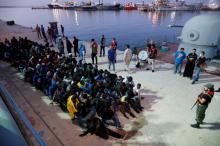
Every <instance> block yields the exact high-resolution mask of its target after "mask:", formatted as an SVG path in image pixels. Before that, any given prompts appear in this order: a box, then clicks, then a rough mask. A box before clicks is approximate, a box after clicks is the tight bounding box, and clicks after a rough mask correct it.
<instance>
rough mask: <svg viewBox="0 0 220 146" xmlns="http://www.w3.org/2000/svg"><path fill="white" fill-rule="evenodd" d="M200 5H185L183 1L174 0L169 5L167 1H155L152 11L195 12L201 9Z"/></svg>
mask: <svg viewBox="0 0 220 146" xmlns="http://www.w3.org/2000/svg"><path fill="white" fill-rule="evenodd" d="M202 6H203V4H202V3H195V4H186V2H185V0H176V2H175V3H170V2H169V0H155V1H154V2H153V4H152V7H153V9H154V10H157V11H195V10H200V9H201V8H202Z"/></svg>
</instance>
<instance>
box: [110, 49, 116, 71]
mask: <svg viewBox="0 0 220 146" xmlns="http://www.w3.org/2000/svg"><path fill="white" fill-rule="evenodd" d="M115 59H116V54H115V50H114V49H113V48H112V47H111V48H110V49H109V50H108V61H109V67H108V69H109V70H110V68H111V65H112V66H113V71H115Z"/></svg>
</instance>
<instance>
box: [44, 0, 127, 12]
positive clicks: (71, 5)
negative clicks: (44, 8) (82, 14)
mask: <svg viewBox="0 0 220 146" xmlns="http://www.w3.org/2000/svg"><path fill="white" fill-rule="evenodd" d="M48 8H50V9H74V10H84V11H93V10H121V9H122V8H123V6H122V5H121V4H120V3H116V2H115V1H114V3H113V4H104V3H103V0H102V2H100V1H99V4H95V3H94V2H92V1H91V0H90V1H88V2H82V3H80V4H78V3H75V2H73V1H68V2H64V3H59V2H58V0H53V2H52V3H50V4H48Z"/></svg>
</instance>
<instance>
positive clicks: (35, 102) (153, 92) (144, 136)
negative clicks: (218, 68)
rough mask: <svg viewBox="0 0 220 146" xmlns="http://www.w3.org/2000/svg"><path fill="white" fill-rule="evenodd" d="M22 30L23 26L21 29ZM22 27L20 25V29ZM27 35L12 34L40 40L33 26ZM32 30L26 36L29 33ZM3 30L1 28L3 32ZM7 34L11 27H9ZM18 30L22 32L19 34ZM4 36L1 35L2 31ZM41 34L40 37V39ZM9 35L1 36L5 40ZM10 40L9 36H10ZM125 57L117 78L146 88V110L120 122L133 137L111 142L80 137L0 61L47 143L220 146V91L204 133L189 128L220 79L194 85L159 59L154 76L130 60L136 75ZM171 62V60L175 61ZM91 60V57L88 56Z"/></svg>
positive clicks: (1, 78) (5, 79) (103, 60)
mask: <svg viewBox="0 0 220 146" xmlns="http://www.w3.org/2000/svg"><path fill="white" fill-rule="evenodd" d="M16 27H18V26H16ZM20 27H22V26H19V27H18V28H20ZM22 28H23V31H21V32H19V30H18V29H16V28H14V27H12V28H11V29H9V28H8V30H13V32H14V33H12V35H17V36H19V33H21V35H22V36H28V37H29V38H31V39H32V38H33V39H35V40H37V38H36V37H37V35H36V34H35V32H33V31H31V30H30V31H29V29H28V28H25V27H22ZM26 29H27V30H28V31H27V33H25V30H26ZM0 30H1V31H2V30H3V29H2V27H1V29H0ZM4 31H5V35H4V36H7V32H6V29H4ZM16 32H19V33H18V34H17V33H16ZM0 34H2V33H0ZM35 35H36V36H35ZM4 36H1V37H0V38H1V39H3V37H4ZM8 36H9V33H8ZM122 58H123V54H122V53H119V54H118V55H117V63H116V72H117V74H118V75H122V76H124V77H125V76H128V75H131V76H132V77H133V79H134V81H135V83H138V82H139V83H141V84H142V87H143V89H142V93H141V94H142V96H143V97H144V99H143V100H142V104H143V106H144V107H145V108H144V112H143V113H142V114H136V116H137V118H130V119H129V120H127V119H125V118H124V117H123V116H122V115H120V117H119V118H120V121H121V123H122V126H123V128H124V129H125V130H127V131H131V133H130V136H129V139H127V140H118V139H114V138H110V139H109V140H103V139H101V138H99V137H97V136H95V135H87V136H85V137H79V136H78V135H79V134H81V130H80V128H79V127H78V126H75V125H73V124H72V123H71V121H70V120H69V116H68V114H67V113H63V112H62V110H61V109H60V108H59V107H58V106H56V105H55V106H52V105H49V103H50V100H49V99H48V97H46V96H45V95H44V94H43V93H41V92H39V91H37V90H36V89H35V88H33V87H32V86H31V85H30V84H29V83H25V82H24V81H23V80H22V79H20V78H21V77H22V76H21V75H20V74H19V73H18V72H17V71H16V70H15V69H14V68H12V67H11V66H10V65H9V64H7V63H5V62H2V61H0V70H1V71H0V83H2V84H4V85H5V86H6V88H7V89H8V90H9V92H10V93H11V94H12V95H13V97H14V98H15V100H16V102H17V103H18V104H19V106H20V107H21V109H22V110H23V111H24V112H25V114H26V115H27V117H28V118H29V120H30V121H31V123H32V125H33V126H34V128H35V129H36V130H37V131H38V132H39V133H40V134H41V135H42V137H43V139H44V140H45V141H46V143H47V144H48V145H52V146H56V145H57V146H58V145H59V146H60V145H74V146H75V145H76V146H78V145H80V146H219V145H220V114H219V111H220V106H219V105H220V93H219V92H218V93H216V94H215V96H214V98H213V100H212V103H211V104H210V106H209V108H208V110H207V112H206V119H205V121H204V122H205V124H204V125H202V126H201V129H194V128H191V127H190V124H192V123H194V122H195V108H194V109H193V110H190V108H191V106H192V105H193V103H194V102H195V99H196V98H197V96H198V94H199V93H200V92H201V91H202V89H203V85H204V84H207V83H213V84H214V85H215V87H220V76H216V75H211V74H208V73H202V74H201V80H200V81H199V82H198V83H196V84H194V85H192V84H191V80H189V79H186V78H183V77H181V76H179V75H175V74H173V64H170V63H166V62H164V61H160V60H157V61H156V69H155V72H154V73H153V72H151V71H147V70H146V67H143V68H141V69H137V68H135V61H132V62H131V66H130V67H131V72H130V73H128V72H126V71H124V64H123V61H122ZM170 59H172V58H170ZM86 61H87V62H91V59H90V58H89V55H88V57H87V58H86ZM98 62H99V63H98V66H99V68H100V69H101V68H102V69H108V61H107V57H99V58H98Z"/></svg>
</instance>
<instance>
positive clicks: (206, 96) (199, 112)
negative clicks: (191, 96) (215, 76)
mask: <svg viewBox="0 0 220 146" xmlns="http://www.w3.org/2000/svg"><path fill="white" fill-rule="evenodd" d="M213 96H214V85H213V84H210V83H209V84H206V85H205V86H204V91H203V92H202V93H201V94H199V96H198V98H197V100H196V102H195V104H194V105H193V107H194V106H195V105H197V109H196V124H191V127H193V128H200V124H203V120H204V119H205V111H206V109H207V108H208V105H209V103H210V102H211V100H212V97H213ZM193 107H192V108H193ZM192 108H191V109H192Z"/></svg>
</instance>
